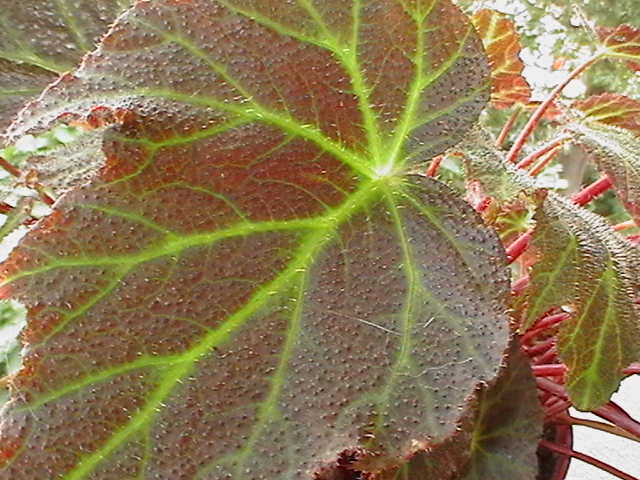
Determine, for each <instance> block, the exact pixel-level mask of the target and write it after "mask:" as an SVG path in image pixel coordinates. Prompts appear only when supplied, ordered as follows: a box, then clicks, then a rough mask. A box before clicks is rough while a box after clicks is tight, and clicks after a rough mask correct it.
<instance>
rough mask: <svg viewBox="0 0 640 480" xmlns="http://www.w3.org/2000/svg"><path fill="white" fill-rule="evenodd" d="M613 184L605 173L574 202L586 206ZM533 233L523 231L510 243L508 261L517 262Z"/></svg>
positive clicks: (579, 194) (577, 195)
mask: <svg viewBox="0 0 640 480" xmlns="http://www.w3.org/2000/svg"><path fill="white" fill-rule="evenodd" d="M612 186H613V182H612V181H611V179H610V178H609V177H608V176H607V175H605V176H604V177H602V178H601V179H600V180H596V181H595V182H593V183H592V184H591V185H589V186H588V187H586V188H584V189H583V190H582V191H580V192H578V193H577V194H576V195H575V196H574V197H573V202H574V203H575V204H576V205H579V206H581V207H584V206H585V205H586V204H587V203H589V202H590V201H591V200H593V199H594V198H596V197H597V196H598V195H601V194H603V193H604V192H606V191H607V190H609V189H610V188H611V187H612ZM532 234H533V231H532V230H529V231H528V232H526V233H523V234H522V235H521V236H520V237H518V238H517V239H516V240H515V241H514V242H513V243H512V244H511V245H509V247H507V261H508V262H509V263H513V262H515V261H516V260H517V259H518V257H520V255H522V254H523V253H524V251H525V250H526V249H527V248H528V247H529V243H530V242H531V237H532Z"/></svg>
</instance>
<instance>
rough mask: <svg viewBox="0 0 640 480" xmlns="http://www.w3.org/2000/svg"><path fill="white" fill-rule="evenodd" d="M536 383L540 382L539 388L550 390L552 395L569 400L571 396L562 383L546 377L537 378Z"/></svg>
mask: <svg viewBox="0 0 640 480" xmlns="http://www.w3.org/2000/svg"><path fill="white" fill-rule="evenodd" d="M536 383H537V384H538V388H540V389H542V390H544V391H545V392H549V393H550V394H552V395H555V396H556V397H558V398H561V399H563V400H569V396H568V395H567V392H566V391H565V389H564V387H563V386H562V385H558V384H557V383H556V382H553V381H551V380H549V379H546V378H544V377H538V378H536Z"/></svg>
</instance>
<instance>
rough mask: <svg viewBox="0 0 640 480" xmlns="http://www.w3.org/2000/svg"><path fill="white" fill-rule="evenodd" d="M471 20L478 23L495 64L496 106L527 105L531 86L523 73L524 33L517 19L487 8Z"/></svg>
mask: <svg viewBox="0 0 640 480" xmlns="http://www.w3.org/2000/svg"><path fill="white" fill-rule="evenodd" d="M471 20H472V22H473V24H474V25H475V27H476V29H477V30H478V33H479V34H480V38H481V39H482V43H483V45H484V47H485V49H486V51H487V55H488V56H489V62H490V64H491V80H492V93H491V102H492V104H493V106H494V107H496V108H509V107H511V106H512V105H514V104H518V103H519V104H527V103H528V102H529V99H530V98H531V87H530V86H529V83H528V82H527V80H526V79H525V78H524V76H523V75H522V71H523V69H524V64H523V63H522V60H521V59H520V51H521V50H522V45H521V44H520V35H519V34H518V31H517V30H516V26H515V24H514V22H513V21H512V20H511V19H510V18H509V17H508V16H507V15H505V14H503V13H500V12H498V11H495V10H490V9H483V10H480V11H478V12H476V13H475V14H474V15H473V16H472V17H471Z"/></svg>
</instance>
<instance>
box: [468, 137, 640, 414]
mask: <svg viewBox="0 0 640 480" xmlns="http://www.w3.org/2000/svg"><path fill="white" fill-rule="evenodd" d="M478 145H481V146H478ZM465 153H466V155H467V158H468V163H469V165H470V167H469V173H470V175H471V176H472V177H473V178H474V179H476V180H478V181H480V182H481V183H482V184H483V185H484V186H485V187H486V193H487V194H489V195H494V196H495V197H496V198H501V195H502V192H504V191H508V192H510V193H513V189H518V188H520V189H521V191H522V192H523V193H524V194H526V195H529V196H532V197H533V196H535V195H536V194H537V192H538V197H539V199H540V201H541V197H540V195H539V192H542V190H543V189H541V188H539V187H537V185H536V183H535V180H534V179H532V178H531V177H528V176H525V175H524V174H523V173H522V172H520V171H516V170H515V168H513V167H512V166H510V165H507V164H505V163H503V161H502V159H501V157H500V154H499V152H496V151H495V150H494V149H493V148H491V147H490V146H489V144H488V143H487V142H485V144H484V146H482V142H481V141H478V140H477V139H476V140H475V142H474V144H473V145H471V144H469V145H467V148H466V149H465ZM487 179H490V181H488V180H487ZM497 180H501V181H502V182H504V184H503V185H500V184H497V183H496V181H497ZM534 220H535V221H536V227H535V230H534V234H533V244H532V246H533V248H534V250H535V251H536V252H537V255H538V261H537V263H536V264H535V265H534V266H533V268H532V270H531V272H530V278H531V282H530V286H529V287H528V288H527V289H526V290H525V292H524V294H523V296H522V298H521V300H520V304H521V309H522V325H521V328H522V330H526V329H527V328H529V327H530V326H531V325H532V324H533V323H534V322H535V321H536V320H538V319H539V318H540V317H541V316H542V315H544V314H545V313H546V312H548V311H549V310H551V309H552V308H557V307H566V308H568V309H569V310H570V311H571V314H572V316H571V319H570V320H568V321H566V322H565V323H564V324H563V327H562V329H561V331H560V333H559V338H558V347H559V351H560V357H561V359H562V360H563V362H564V363H565V364H566V365H567V366H568V367H569V374H568V377H567V381H566V386H567V389H568V391H569V393H570V395H571V399H572V400H573V402H574V404H575V405H576V406H577V407H578V408H580V409H584V410H592V409H594V408H597V407H599V406H601V405H602V404H604V403H606V402H607V401H608V400H609V399H610V397H611V394H612V393H613V392H615V390H616V389H617V388H618V386H619V383H620V380H621V379H622V377H623V374H622V371H623V369H624V368H626V367H627V366H628V365H629V364H630V363H633V362H635V361H637V360H638V358H637V357H638V352H639V351H640V341H639V339H640V321H639V319H640V311H639V310H638V305H637V304H636V299H637V298H638V293H639V291H640V290H639V288H638V287H639V284H638V276H637V272H636V270H635V265H636V262H637V260H638V252H637V249H636V248H635V247H633V246H632V245H631V244H630V243H629V242H627V241H626V240H625V239H624V238H623V237H621V236H620V235H619V234H617V233H616V232H614V231H613V230H612V229H611V227H610V226H609V225H608V224H607V222H606V221H604V220H603V219H602V218H601V217H599V216H597V215H595V214H592V213H591V212H589V211H587V210H586V209H584V208H581V207H578V206H576V205H574V204H572V203H571V202H570V201H569V200H567V199H565V198H563V197H560V196H558V195H556V194H554V193H552V192H549V193H548V194H547V195H546V198H545V199H544V200H543V201H542V203H541V204H540V207H539V208H538V210H537V212H536V214H535V217H534Z"/></svg>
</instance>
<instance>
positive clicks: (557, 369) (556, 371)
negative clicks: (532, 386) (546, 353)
mask: <svg viewBox="0 0 640 480" xmlns="http://www.w3.org/2000/svg"><path fill="white" fill-rule="evenodd" d="M531 369H532V370H533V374H534V375H535V376H536V377H562V376H563V375H564V374H565V373H567V367H566V365H562V364H556V365H534V366H532V367H531Z"/></svg>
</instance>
